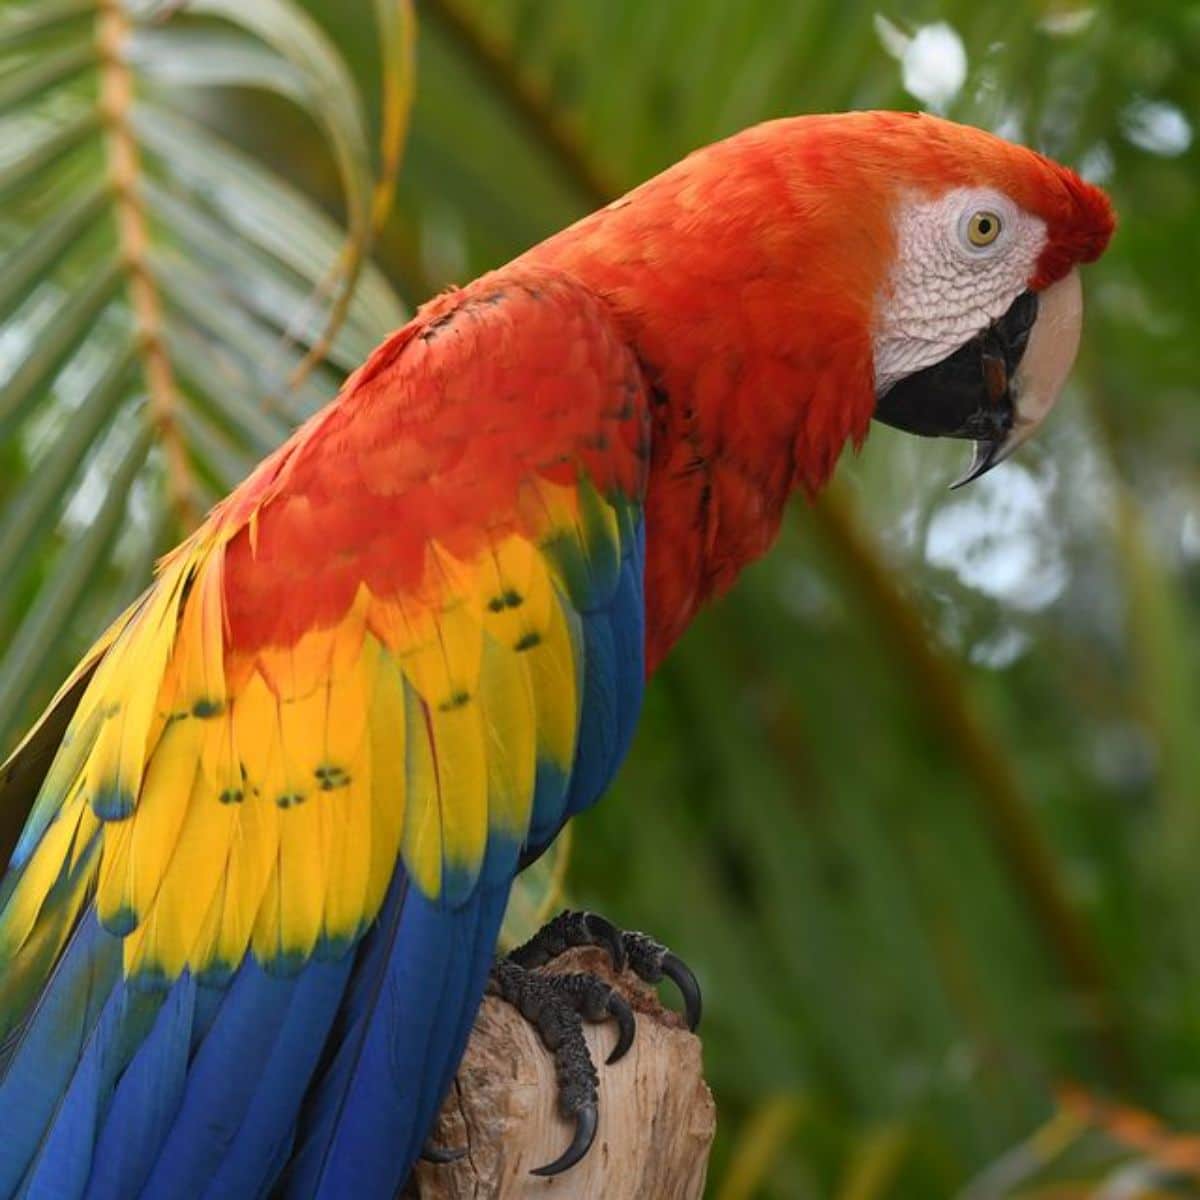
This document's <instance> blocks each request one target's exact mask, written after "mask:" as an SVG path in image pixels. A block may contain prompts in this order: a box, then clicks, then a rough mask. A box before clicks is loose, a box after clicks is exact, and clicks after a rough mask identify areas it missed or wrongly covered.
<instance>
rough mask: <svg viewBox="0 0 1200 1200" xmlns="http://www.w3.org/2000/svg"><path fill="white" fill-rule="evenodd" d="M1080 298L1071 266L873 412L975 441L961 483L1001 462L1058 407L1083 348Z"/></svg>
mask: <svg viewBox="0 0 1200 1200" xmlns="http://www.w3.org/2000/svg"><path fill="white" fill-rule="evenodd" d="M1082 322H1083V296H1082V291H1081V288H1080V284H1079V274H1078V272H1077V271H1072V272H1071V273H1070V274H1069V275H1067V276H1066V277H1065V278H1063V279H1060V280H1059V281H1058V282H1057V283H1055V284H1052V285H1051V286H1050V287H1048V288H1047V289H1046V290H1045V291H1043V292H1023V293H1022V294H1021V295H1020V296H1018V297H1017V298H1016V300H1014V301H1013V303H1012V305H1011V307H1010V308H1009V310H1008V311H1007V312H1006V313H1005V314H1004V315H1003V316H1002V317H1001V318H1000V319H999V320H998V321H996V322H994V323H993V324H992V325H990V326H988V328H987V329H985V330H984V331H983V332H982V333H980V334H978V335H977V336H976V337H973V338H972V339H971V340H970V341H969V342H967V343H966V344H965V345H963V346H960V347H959V348H958V350H956V351H955V352H954V353H953V354H951V355H950V356H949V357H948V358H946V359H943V360H942V361H941V362H940V363H936V364H935V365H934V366H932V367H926V368H925V370H923V371H918V372H916V373H915V374H913V375H910V376H908V377H907V378H905V379H902V380H900V381H899V382H898V383H896V384H895V385H894V386H893V387H892V388H891V389H889V391H888V392H886V393H885V394H884V395H883V396H880V397H879V399H878V401H877V402H876V406H875V416H876V418H877V419H878V420H880V421H883V422H884V423H885V424H888V425H893V426H895V427H896V428H897V429H903V430H905V431H906V432H908V433H916V434H919V435H921V436H923V437H953V438H965V439H969V440H971V441H972V442H974V443H975V447H974V452H973V454H972V456H971V465H970V466H969V467H968V468H967V470H966V473H965V474H964V475H963V476H962V477H961V478H959V479H958V480H956V481H955V482H954V483H953V484H951V487H956V488H957V487H962V486H963V484H965V483H970V482H971V480H973V479H978V478H979V477H980V475H983V474H985V473H986V472H988V471H990V470H991V469H992V468H993V467H994V466H996V464H997V463H1002V462H1003V461H1004V460H1005V459H1006V458H1008V457H1009V455H1010V454H1012V453H1013V451H1014V450H1016V448H1017V447H1018V446H1020V445H1021V443H1022V442H1025V441H1027V440H1028V439H1029V438H1030V437H1031V436H1032V434H1033V433H1034V431H1035V430H1036V429H1037V428H1038V426H1039V425H1041V423H1042V422H1043V421H1044V420H1045V419H1046V415H1047V414H1048V413H1049V412H1050V410H1051V408H1053V407H1054V402H1055V401H1056V400H1057V399H1058V396H1059V393H1060V392H1061V391H1062V387H1063V384H1064V383H1065V382H1066V379H1067V375H1068V373H1069V372H1070V370H1071V366H1072V364H1073V363H1074V361H1075V352H1076V351H1077V350H1078V349H1079V333H1080V328H1081V325H1082Z"/></svg>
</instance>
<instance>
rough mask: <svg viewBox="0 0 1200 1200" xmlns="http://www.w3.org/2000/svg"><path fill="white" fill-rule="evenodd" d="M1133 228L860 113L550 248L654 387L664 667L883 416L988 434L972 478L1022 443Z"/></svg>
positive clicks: (655, 559) (707, 170) (1061, 184)
mask: <svg viewBox="0 0 1200 1200" xmlns="http://www.w3.org/2000/svg"><path fill="white" fill-rule="evenodd" d="M1113 223H1114V219H1113V213H1112V208H1111V206H1110V204H1109V202H1108V199H1107V197H1106V196H1105V195H1104V193H1103V192H1101V191H1100V190H1099V189H1098V188H1096V187H1093V186H1092V185H1090V184H1088V183H1086V182H1084V181H1083V180H1082V179H1080V178H1079V176H1077V175H1076V174H1075V173H1074V172H1073V171H1071V170H1069V169H1068V168H1066V167H1063V166H1061V165H1059V164H1058V163H1055V162H1053V161H1051V160H1050V159H1048V158H1046V157H1044V156H1042V155H1040V154H1037V153H1035V152H1034V151H1032V150H1028V149H1026V148H1025V147H1022V146H1018V145H1015V144H1014V143H1012V142H1008V141H1005V140H1003V139H1001V138H998V137H995V136H993V135H991V134H988V133H984V132H982V131H980V130H978V129H973V128H970V127H968V126H964V125H958V124H955V123H953V122H950V121H946V120H942V119H940V118H937V117H932V116H927V115H924V114H919V115H918V114H913V113H896V112H858V113H840V114H830V115H822V116H802V117H790V118H783V119H780V120H776V121H769V122H766V123H765V124H762V125H757V126H754V127H752V128H750V129H747V130H744V131H743V132H742V133H739V134H736V135H734V136H733V137H730V138H727V139H726V140H725V141H722V142H717V143H714V144H713V145H711V146H706V147H704V148H703V149H700V150H697V151H696V152H695V153H693V154H691V155H689V156H688V157H687V158H685V159H684V160H682V161H681V162H679V163H677V164H676V165H675V166H673V167H671V168H669V169H668V170H666V171H664V172H663V173H662V174H661V175H658V176H656V177H655V178H653V179H651V180H649V181H647V182H646V183H644V184H642V185H641V186H640V187H638V188H635V189H634V190H633V191H632V192H630V193H628V194H627V195H625V196H623V197H621V198H620V199H618V200H616V201H614V202H613V203H611V204H609V205H608V206H606V207H605V208H603V209H601V210H599V211H598V212H596V213H593V214H591V215H590V216H588V217H585V218H584V219H583V220H582V221H580V222H578V223H576V224H575V225H574V226H572V227H570V228H569V229H566V230H564V231H563V232H562V233H559V234H557V235H555V236H554V237H552V238H550V239H549V240H548V241H546V242H543V243H542V244H541V245H539V246H536V247H534V248H533V249H532V250H531V251H529V253H528V254H527V255H526V260H527V261H530V262H532V263H534V264H536V265H538V266H540V267H551V268H554V269H557V270H561V271H563V272H566V273H567V274H569V275H571V276H573V277H574V278H576V279H578V280H580V281H582V282H583V283H584V284H585V285H586V286H587V287H588V288H589V289H591V290H592V291H593V292H595V293H597V294H599V295H600V296H602V297H603V298H604V299H605V300H606V301H607V302H608V303H609V305H610V306H611V310H612V312H613V313H614V315H615V318H616V320H617V322H618V324H619V326H620V328H621V330H622V332H623V334H624V336H625V338H626V340H627V341H628V343H629V344H630V345H631V346H632V347H633V349H634V351H635V353H636V356H637V360H638V362H639V364H640V365H641V367H642V368H643V370H644V372H645V375H646V377H647V379H648V380H649V382H650V384H651V386H652V389H653V395H654V399H655V402H654V405H653V406H652V412H651V414H650V416H651V430H650V438H649V445H650V447H651V449H650V463H649V466H650V470H649V478H648V485H647V496H646V514H647V516H646V521H647V530H648V535H647V536H648V542H649V544H650V549H649V551H648V558H647V566H646V578H647V585H646V591H647V598H648V599H647V604H648V606H649V613H648V618H647V621H648V628H649V630H650V636H649V639H648V647H649V649H648V654H649V659H650V662H651V664H653V663H656V662H658V661H660V660H661V658H662V656H663V654H665V652H666V649H667V647H668V646H670V645H671V644H672V643H673V642H674V640H675V639H676V638H677V637H678V636H679V635H680V633H681V632H682V631H683V629H684V628H686V626H687V623H688V621H689V620H690V619H691V617H692V615H693V614H694V613H695V611H696V609H697V607H698V606H699V605H700V604H701V603H702V602H703V601H704V600H705V599H707V598H708V597H710V596H713V595H716V594H719V593H720V592H722V591H724V590H725V589H726V588H728V587H729V586H730V584H731V583H732V582H733V580H734V579H735V578H736V577H737V575H738V572H739V571H740V569H741V568H742V567H743V566H744V565H745V564H746V563H748V562H750V561H752V560H753V559H755V558H757V557H759V556H760V555H761V554H763V553H764V552H765V551H766V549H767V548H768V547H769V546H770V544H771V542H772V541H773V539H774V537H775V534H776V532H777V531H778V528H779V525H780V522H781V520H782V515H783V512H784V510H785V507H786V502H787V499H788V497H789V495H790V494H791V493H792V492H793V491H794V490H795V489H796V488H798V487H799V488H802V489H803V490H805V491H806V492H808V493H809V494H813V493H815V492H817V491H818V490H819V489H820V488H821V487H822V486H823V485H824V484H825V483H826V481H827V480H828V479H829V476H830V474H831V473H832V471H833V470H834V467H835V466H836V464H837V461H838V459H839V457H840V456H841V454H842V452H843V450H844V448H845V447H846V445H847V444H851V445H854V446H858V445H860V444H861V443H862V441H863V439H864V438H865V437H866V435H867V432H868V430H869V428H870V426H871V422H872V419H878V420H879V421H883V422H886V423H888V424H890V425H893V426H898V427H899V428H901V429H903V430H907V431H909V432H911V433H915V434H920V435H923V436H927V437H955V438H966V439H970V440H971V441H973V442H974V446H975V453H974V458H973V461H972V463H971V466H970V469H969V470H968V471H967V473H966V475H965V476H964V477H963V479H961V480H960V481H959V482H960V483H964V482H966V481H967V480H969V479H974V478H977V477H978V476H980V475H982V474H983V473H984V472H985V471H987V470H989V469H990V468H991V467H993V466H995V465H996V464H997V463H999V462H1000V461H1002V460H1003V459H1004V458H1007V457H1008V456H1009V455H1010V454H1012V452H1013V451H1014V450H1015V449H1016V448H1017V447H1018V446H1019V445H1020V444H1021V443H1022V442H1024V441H1025V440H1026V439H1027V438H1028V437H1029V436H1030V435H1031V434H1032V433H1033V432H1034V431H1035V430H1036V429H1037V428H1038V426H1039V425H1040V424H1041V423H1042V422H1043V420H1044V419H1045V417H1046V415H1047V413H1049V411H1050V409H1051V407H1052V406H1053V404H1054V403H1055V401H1056V399H1057V398H1058V394H1059V392H1060V391H1061V390H1062V387H1063V384H1064V382H1065V380H1066V377H1067V373H1068V372H1069V370H1070V368H1071V365H1072V363H1073V361H1074V357H1075V352H1076V348H1077V346H1078V343H1079V334H1080V324H1081V319H1082V303H1081V292H1080V283H1079V276H1078V274H1077V268H1078V267H1079V265H1080V264H1081V263H1086V262H1090V261H1091V260H1093V259H1095V258H1097V257H1098V256H1099V255H1100V254H1101V253H1102V252H1103V251H1104V248H1105V246H1106V245H1107V243H1108V240H1109V237H1110V236H1111V234H1112V230H1113Z"/></svg>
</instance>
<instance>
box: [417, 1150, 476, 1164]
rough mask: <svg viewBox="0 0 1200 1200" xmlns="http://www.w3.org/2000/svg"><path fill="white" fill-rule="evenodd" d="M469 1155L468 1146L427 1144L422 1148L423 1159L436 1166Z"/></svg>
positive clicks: (454, 1161) (453, 1161)
mask: <svg viewBox="0 0 1200 1200" xmlns="http://www.w3.org/2000/svg"><path fill="white" fill-rule="evenodd" d="M466 1157H467V1148H466V1146H445V1147H443V1146H425V1147H423V1148H422V1150H421V1161H422V1162H427V1163H433V1164H434V1165H435V1166H439V1167H442V1166H447V1165H448V1164H450V1163H456V1162H458V1161H459V1159H462V1158H466Z"/></svg>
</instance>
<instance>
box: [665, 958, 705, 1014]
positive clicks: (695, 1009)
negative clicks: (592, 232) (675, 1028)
mask: <svg viewBox="0 0 1200 1200" xmlns="http://www.w3.org/2000/svg"><path fill="white" fill-rule="evenodd" d="M662 973H663V974H664V975H665V976H667V978H668V979H673V980H674V981H675V986H676V987H677V988H678V989H679V991H680V993H681V994H682V996H683V1008H684V1013H685V1015H686V1017H687V1024H688V1028H689V1029H690V1030H691V1031H692V1032H693V1033H695V1031H696V1026H697V1025H699V1024H700V1014H701V1012H702V1011H703V1007H704V1004H703V1000H702V998H701V995H700V984H699V983H698V982H697V981H696V976H695V975H694V974H693V973H692V969H691V967H689V966H688V965H687V963H685V962H684V961H683V959H681V958H679V957H678V956H677V955H674V954H672V953H671V951H670V950H668V951H667V952H666V954H664V955H663V957H662Z"/></svg>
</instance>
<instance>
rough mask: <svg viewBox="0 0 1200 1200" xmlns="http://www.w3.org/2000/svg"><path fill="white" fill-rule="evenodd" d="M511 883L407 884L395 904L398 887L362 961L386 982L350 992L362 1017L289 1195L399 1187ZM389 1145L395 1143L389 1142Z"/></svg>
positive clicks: (447, 1074)
mask: <svg viewBox="0 0 1200 1200" xmlns="http://www.w3.org/2000/svg"><path fill="white" fill-rule="evenodd" d="M395 886H396V885H395V884H394V885H393V889H394V890H395ZM507 890H508V889H507V886H504V887H499V888H481V889H480V890H478V891H477V892H476V893H475V894H474V895H473V896H472V897H471V898H470V899H469V900H468V901H467V902H466V904H464V905H462V906H461V907H459V908H457V909H450V908H448V907H444V906H442V905H441V904H440V903H439V902H437V901H430V900H427V899H426V898H425V897H424V896H422V895H420V893H419V892H417V891H416V889H404V890H403V894H402V896H400V897H399V900H400V901H402V902H401V903H400V905H399V911H398V912H396V911H395V905H396V903H397V899H398V898H397V897H396V896H394V895H393V896H390V897H389V902H388V905H387V906H385V912H384V914H383V924H382V926H381V927H380V928H377V930H376V931H375V934H376V937H375V941H374V944H373V945H370V946H367V947H364V960H363V962H362V963H361V964H360V972H361V974H360V978H363V977H365V976H366V975H367V973H368V972H369V971H371V970H372V969H374V971H375V972H377V982H376V983H375V984H374V986H373V987H372V986H370V985H368V987H367V988H366V989H360V988H356V989H355V992H354V993H353V994H352V995H351V996H350V997H349V998H348V1000H347V1006H348V1007H352V1008H354V1009H356V1014H355V1020H354V1021H353V1023H352V1024H351V1025H350V1026H349V1027H347V1028H346V1029H345V1030H344V1031H343V1042H342V1045H341V1047H340V1048H339V1050H338V1053H337V1057H336V1060H335V1061H334V1063H333V1064H332V1066H331V1067H330V1069H329V1071H327V1072H326V1074H325V1075H324V1077H323V1078H322V1080H321V1081H320V1083H319V1084H318V1087H317V1091H316V1094H315V1096H314V1097H313V1100H312V1102H311V1104H310V1107H309V1110H308V1112H307V1113H306V1114H305V1116H304V1118H303V1119H302V1121H301V1133H300V1139H299V1142H298V1150H297V1153H296V1155H295V1157H294V1158H293V1160H292V1163H291V1164H290V1166H289V1169H288V1174H287V1178H286V1180H285V1193H286V1194H287V1195H289V1196H295V1197H313V1196H322V1197H330V1198H334V1197H340V1196H391V1195H394V1194H395V1193H396V1191H397V1190H398V1189H399V1187H400V1185H401V1184H402V1183H403V1181H404V1179H405V1178H406V1176H407V1174H408V1171H409V1169H410V1167H411V1165H412V1163H413V1161H415V1159H416V1157H417V1155H418V1154H419V1153H420V1150H421V1145H422V1143H423V1141H424V1139H425V1137H426V1135H427V1133H428V1130H429V1126H430V1125H431V1124H432V1122H433V1119H434V1117H435V1116H436V1114H437V1109H438V1106H439V1105H440V1104H441V1100H442V1097H443V1095H444V1094H445V1091H446V1088H447V1087H448V1086H449V1084H450V1080H451V1078H452V1076H453V1072H454V1069H455V1067H456V1066H457V1063H458V1059H459V1057H460V1056H461V1053H462V1047H463V1045H464V1044H465V1041H466V1036H467V1033H468V1032H469V1030H470V1025H471V1021H472V1020H473V1018H474V1014H475V1011H476V1009H477V1007H478V1003H479V997H480V995H481V994H482V992H483V986H484V981H485V979H486V976H487V970H488V967H489V964H490V961H491V955H492V950H493V948H494V946H495V940H496V935H497V932H498V930H499V925H500V920H501V918H502V916H503V912H504V902H505V899H506V896H507ZM389 909H391V910H392V911H390V912H389V911H388V910H389ZM389 918H390V922H389ZM389 934H390V935H391V936H390V937H389V936H388V935H389ZM418 996H419V997H422V998H423V1000H422V1002H421V1003H420V1004H415V1003H414V998H415V997H418ZM382 1145H386V1146H387V1147H388V1153H387V1154H380V1153H379V1152H378V1148H379V1147H380V1146H382Z"/></svg>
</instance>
